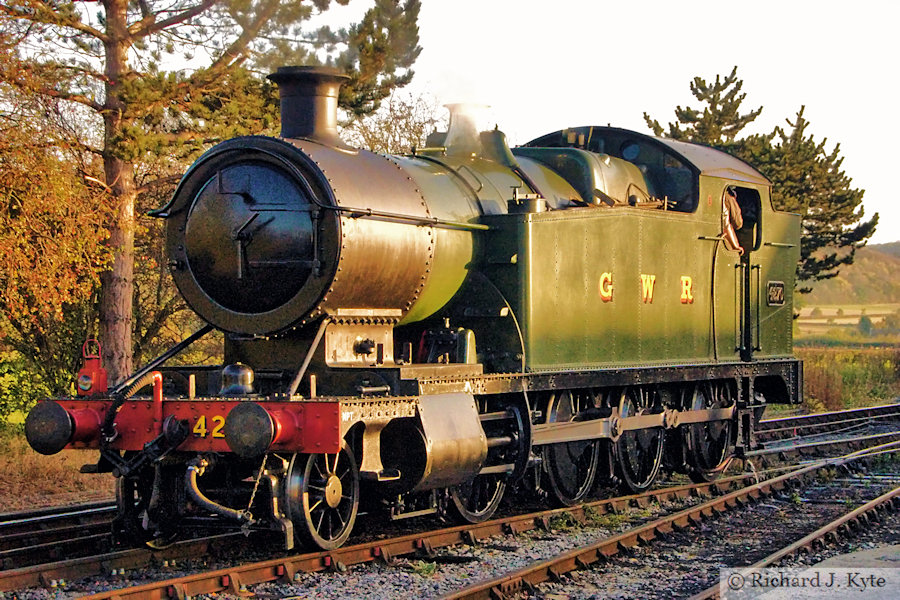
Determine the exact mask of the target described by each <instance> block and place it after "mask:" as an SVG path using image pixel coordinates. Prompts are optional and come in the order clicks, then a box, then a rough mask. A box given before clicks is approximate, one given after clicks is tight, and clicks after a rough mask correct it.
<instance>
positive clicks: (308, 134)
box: [268, 67, 350, 148]
mask: <svg viewBox="0 0 900 600" xmlns="http://www.w3.org/2000/svg"><path fill="white" fill-rule="evenodd" d="M268 78H269V79H270V80H272V81H274V82H275V83H276V84H278V93H279V97H280V98H281V137H284V138H306V139H309V140H312V141H314V142H319V143H320V144H327V145H329V146H337V147H339V148H347V147H348V146H347V145H346V144H345V143H344V142H343V140H341V138H340V136H339V135H338V132H337V104H338V91H339V90H340V88H341V84H342V83H344V82H346V81H347V80H348V79H350V78H349V77H348V76H347V75H344V74H343V73H341V72H340V71H338V70H337V69H332V68H330V67H278V70H277V71H276V72H274V73H272V74H271V75H269V77H268Z"/></svg>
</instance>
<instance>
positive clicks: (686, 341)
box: [26, 67, 802, 549]
mask: <svg viewBox="0 0 900 600" xmlns="http://www.w3.org/2000/svg"><path fill="white" fill-rule="evenodd" d="M270 78H271V79H272V80H273V81H274V82H275V83H277V84H278V85H279V90H280V96H281V115H282V135H281V137H279V138H271V137H262V136H253V137H240V138H236V139H232V140H228V141H226V142H223V143H221V144H218V145H217V146H215V147H213V148H212V149H211V150H209V151H208V152H207V153H206V154H204V155H203V156H202V157H201V158H200V159H199V160H197V162H196V163H195V164H194V165H193V166H191V168H190V169H189V170H188V171H187V173H185V175H184V177H183V179H182V181H181V183H180V184H179V186H178V188H177V190H176V192H175V194H174V196H173V198H172V199H171V201H170V202H169V203H168V204H167V205H166V206H165V207H163V208H161V209H160V210H158V211H156V213H155V214H156V216H158V217H161V218H164V219H166V222H167V234H166V235H167V237H166V247H167V252H168V257H169V266H170V268H171V273H172V276H173V278H174V280H175V282H176V284H177V286H178V289H179V291H180V293H181V294H182V295H183V297H184V298H185V300H186V301H187V303H188V304H189V305H190V307H191V308H192V309H193V310H194V311H195V312H196V313H197V314H198V315H199V316H200V317H201V318H202V319H204V320H205V321H206V322H207V323H208V325H207V326H206V327H204V328H203V329H201V330H200V331H199V332H197V334H195V335H193V336H191V337H190V338H188V339H187V340H185V341H184V342H182V343H180V344H178V345H177V346H176V347H174V348H173V349H172V350H171V351H169V352H167V353H166V354H165V355H163V356H161V357H160V358H159V359H157V360H155V361H153V362H151V363H150V364H149V365H147V366H146V367H145V368H144V369H142V370H141V371H139V372H138V373H136V374H135V375H134V376H132V377H131V378H129V379H128V380H127V381H125V382H123V383H121V384H119V385H118V386H117V387H115V388H113V389H111V390H107V389H106V387H105V385H104V384H103V382H101V381H94V380H92V378H91V376H90V373H89V372H88V373H87V374H83V375H82V377H81V378H80V379H79V388H78V390H79V392H78V393H79V395H78V396H77V397H74V398H57V399H52V400H46V401H44V402H41V403H40V404H38V405H37V406H36V407H35V408H34V409H33V410H32V411H31V413H30V414H29V415H28V418H27V420H26V434H27V437H28V441H29V443H30V444H31V445H32V447H33V448H34V449H35V450H37V451H38V452H41V453H44V454H51V453H54V452H58V451H59V450H61V449H63V448H64V447H72V448H98V449H99V450H100V457H99V460H98V461H97V463H96V464H91V465H87V466H86V467H87V470H90V471H95V472H112V473H113V474H114V475H115V476H116V477H117V478H118V479H117V500H118V505H119V515H118V518H117V519H116V522H115V525H114V526H115V529H116V531H117V532H118V533H119V534H120V535H121V536H122V537H124V538H127V539H136V538H137V539H143V540H145V541H148V542H150V543H154V544H157V545H158V544H162V543H165V542H166V541H168V540H169V539H171V538H172V536H173V535H174V533H175V532H176V531H179V530H182V531H183V530H186V529H189V528H190V527H197V528H207V527H213V526H216V525H223V524H224V525H228V526H236V525H241V526H243V527H245V528H250V529H271V530H275V531H280V532H282V533H283V534H284V540H285V544H286V546H287V547H291V546H292V545H293V544H294V543H295V538H296V540H298V541H300V542H303V543H306V544H308V545H312V546H314V547H319V548H323V549H330V548H334V547H337V546H339V545H341V544H342V543H344V542H345V541H346V539H347V537H348V536H349V535H350V532H351V530H352V528H353V525H354V522H355V519H356V516H357V512H358V510H359V506H360V503H362V504H363V506H364V507H365V509H366V510H368V511H374V510H379V509H381V510H384V511H387V512H388V513H389V514H390V515H391V516H392V517H393V518H402V517H406V516H416V515H422V514H429V513H438V514H441V515H444V516H447V517H452V518H456V519H459V520H462V521H469V522H477V521H480V520H484V519H487V518H489V517H490V516H491V515H492V514H493V512H494V510H495V509H496V508H497V506H498V504H499V503H500V501H501V499H502V498H503V496H504V494H506V493H509V494H513V493H516V494H522V493H535V492H537V493H538V494H539V495H542V496H545V497H547V498H548V499H549V500H551V501H552V502H555V503H557V504H561V505H572V504H576V503H579V502H581V501H582V500H583V499H584V498H585V497H586V496H587V495H588V494H589V493H590V491H591V489H592V488H593V487H594V486H595V485H619V486H621V487H623V488H625V489H628V490H632V491H638V490H643V489H646V488H648V487H649V486H651V485H652V483H653V481H654V479H655V478H656V477H657V474H658V472H659V471H660V469H661V468H664V469H667V470H671V471H678V472H682V473H686V474H689V475H690V476H691V477H692V478H693V479H695V480H710V479H712V478H714V477H716V476H717V475H718V474H719V473H720V472H721V471H722V470H724V469H725V467H726V466H727V465H728V463H729V461H730V460H732V458H733V457H735V456H741V455H742V453H743V452H745V451H746V450H748V449H750V448H752V447H754V446H755V445H756V442H755V440H754V433H753V432H754V426H755V424H756V422H757V420H758V419H759V416H760V415H761V413H762V410H763V408H764V407H765V405H766V404H767V403H770V402H785V403H796V402H799V400H800V394H801V388H802V385H801V384H802V380H801V378H802V370H801V364H800V362H799V361H798V360H796V359H795V358H794V357H793V356H792V341H791V322H792V294H793V288H794V270H795V267H796V263H797V261H798V258H799V251H800V248H799V237H800V233H799V232H800V219H799V217H798V216H797V215H793V214H787V213H782V212H778V211H776V210H774V209H773V208H772V205H771V201H770V183H769V181H767V180H766V179H765V178H764V177H763V176H762V175H760V174H759V173H758V172H757V171H756V170H754V169H753V168H751V167H750V166H748V165H747V164H745V163H743V162H741V161H739V160H737V159H735V158H733V157H731V156H729V155H727V154H725V153H722V152H719V151H717V150H713V149H711V148H707V147H703V146H699V145H693V144H688V143H684V142H678V141H673V140H668V139H658V138H653V137H650V136H647V135H643V134H640V133H635V132H632V131H627V130H623V129H617V128H613V127H596V126H595V127H578V128H571V129H566V130H562V131H557V132H554V133H550V134H548V135H545V136H543V137H541V138H538V139H536V140H534V141H532V142H530V143H528V144H525V145H524V146H522V147H519V148H513V149H510V148H509V146H508V145H507V143H506V141H505V137H504V135H503V134H502V133H501V132H500V131H497V130H494V131H484V132H478V131H477V130H475V129H474V128H472V127H470V126H468V125H467V123H468V121H466V120H464V119H460V118H458V117H457V116H454V117H451V124H450V128H449V130H448V131H447V132H446V133H435V134H433V135H432V136H431V137H430V138H429V142H428V144H427V146H428V147H426V148H422V149H418V150H416V149H413V151H412V153H411V154H410V155H408V156H394V155H379V154H374V153H371V152H368V151H365V150H360V149H356V148H351V147H349V146H347V145H346V144H344V142H342V141H341V139H340V138H339V136H338V133H337V128H336V119H337V117H336V114H337V112H336V110H337V97H338V90H339V87H340V85H341V83H342V81H343V80H344V79H345V77H344V76H343V75H341V74H340V73H338V72H336V71H334V70H330V69H325V68H306V67H284V68H281V69H279V70H278V71H277V72H276V73H274V74H273V75H271V76H270ZM735 213H739V215H737V214H735ZM738 216H739V217H740V218H736V217H738ZM214 328H215V329H219V330H221V331H223V332H225V346H224V361H223V366H221V367H217V368H211V367H181V366H164V363H165V362H166V361H168V360H169V359H170V358H171V357H172V356H174V355H175V354H177V353H178V352H180V351H181V350H182V349H184V348H185V347H186V346H187V345H189V344H190V343H192V342H193V341H195V340H196V339H197V338H198V337H200V336H201V335H203V334H205V333H206V332H208V331H210V330H212V329H214ZM91 372H92V371H91ZM148 387H149V388H152V394H151V395H149V396H148V395H143V394H142V393H141V392H142V390H143V389H145V388H148Z"/></svg>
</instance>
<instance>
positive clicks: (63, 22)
mask: <svg viewBox="0 0 900 600" xmlns="http://www.w3.org/2000/svg"><path fill="white" fill-rule="evenodd" d="M24 4H26V5H29V6H31V7H32V8H33V11H32V12H26V11H24V10H21V9H17V8H16V7H13V6H8V5H7V4H5V3H4V4H0V13H2V14H5V15H6V16H8V17H11V18H13V19H22V20H24V21H29V22H31V23H40V24H42V25H52V26H54V27H68V28H69V29H74V30H76V31H80V32H81V33H84V34H87V35H89V36H92V37H95V38H97V39H98V40H100V41H101V42H104V43H106V42H107V41H109V38H108V37H107V35H106V34H105V33H103V32H102V31H100V30H99V29H94V28H93V27H91V26H90V25H87V24H85V23H83V22H81V21H80V20H79V19H78V17H77V16H76V15H74V14H73V15H72V16H70V17H63V16H62V15H61V14H59V13H58V12H56V11H55V10H52V9H49V8H48V7H47V5H46V4H44V3H42V2H30V1H28V0H26V2H25V3H24Z"/></svg>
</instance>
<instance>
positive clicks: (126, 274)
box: [100, 0, 136, 385]
mask: <svg viewBox="0 0 900 600" xmlns="http://www.w3.org/2000/svg"><path fill="white" fill-rule="evenodd" d="M103 4H104V6H105V8H106V18H107V23H106V33H107V40H106V42H105V52H106V71H105V74H106V77H107V81H106V102H105V105H104V111H103V125H104V151H103V170H104V173H105V175H106V185H107V186H109V189H110V191H111V194H112V197H113V201H114V202H115V203H116V213H115V216H114V217H113V219H114V220H113V222H112V223H110V226H109V244H110V247H111V248H112V249H113V266H112V269H111V270H109V271H106V272H105V273H103V275H102V276H101V279H100V284H101V288H100V340H101V343H102V344H103V362H104V366H105V367H106V370H107V373H108V377H109V382H110V385H115V384H116V383H119V382H121V381H122V380H124V379H125V378H126V377H128V375H129V374H130V373H131V371H132V368H133V365H132V348H131V322H132V310H133V308H132V296H133V294H134V201H135V195H136V194H135V187H134V169H133V163H132V162H131V161H130V160H127V159H123V158H122V152H121V149H122V148H121V145H122V141H121V133H122V129H123V127H124V125H125V121H124V120H123V113H124V111H125V103H124V102H123V101H122V100H121V98H120V97H119V94H120V93H121V89H122V84H123V83H124V78H125V77H126V76H127V75H128V71H129V68H128V49H129V47H130V46H131V37H130V34H129V33H128V29H127V21H126V10H127V6H128V0H104V1H103Z"/></svg>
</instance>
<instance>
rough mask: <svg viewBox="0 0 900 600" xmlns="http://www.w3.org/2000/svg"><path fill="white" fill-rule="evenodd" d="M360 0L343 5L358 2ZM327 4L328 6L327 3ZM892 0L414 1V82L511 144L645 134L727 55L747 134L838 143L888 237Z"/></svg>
mask: <svg viewBox="0 0 900 600" xmlns="http://www.w3.org/2000/svg"><path fill="white" fill-rule="evenodd" d="M366 4H367V3H366V2H361V1H360V0H356V1H355V2H351V4H350V6H349V7H348V9H349V10H360V8H365V7H366ZM329 12H331V11H329ZM898 23H900V2H897V1H896V0H893V1H882V0H858V1H857V2H855V3H848V2H833V1H831V0H819V1H817V2H813V1H808V0H781V1H771V0H756V1H754V2H747V1H743V0H732V1H727V0H726V1H722V0H719V1H700V0H680V1H673V0H670V1H668V2H662V1H658V0H643V1H641V0H632V1H620V2H597V1H588V0H554V1H549V2H548V1H534V0H422V10H421V14H420V18H419V36H420V45H421V46H422V54H421V55H420V57H419V59H418V60H417V61H416V64H415V65H414V67H413V68H414V70H415V73H416V75H415V78H414V80H413V83H412V84H410V90H411V91H413V92H414V93H416V94H418V93H427V94H431V95H433V96H435V97H436V98H437V99H438V100H439V101H440V102H442V103H451V102H461V101H463V102H473V103H477V104H482V105H487V106H489V107H490V108H489V110H488V112H487V115H486V119H487V120H488V121H490V122H489V123H486V124H487V125H489V126H490V127H493V125H494V124H496V125H498V126H499V128H500V129H501V130H502V131H504V132H506V134H507V136H508V138H509V141H510V143H511V144H512V145H515V144H522V143H525V142H527V141H529V140H531V139H533V138H535V137H538V136H539V135H542V134H544V133H549V132H552V131H556V130H558V129H563V128H565V127H571V126H578V125H606V124H611V125H613V126H617V127H624V128H628V129H634V130H636V131H641V132H644V133H649V130H648V129H647V127H646V125H645V123H644V120H643V116H642V115H643V113H644V112H647V113H649V114H650V116H651V117H653V118H655V119H657V120H658V121H660V123H662V124H663V125H666V124H667V123H668V122H669V121H673V120H674V108H675V107H676V106H677V105H682V106H693V107H699V106H700V105H699V103H698V102H697V101H696V100H695V99H694V98H693V96H692V95H691V93H690V88H689V84H690V82H691V80H692V79H693V78H694V77H695V76H701V77H703V78H705V79H706V80H707V81H712V80H715V76H716V75H717V74H721V75H723V76H724V75H727V74H728V73H730V72H731V69H732V68H733V67H734V66H737V67H738V76H739V77H740V78H741V79H743V81H744V87H743V91H744V92H746V94H747V97H746V99H745V100H744V104H743V106H744V107H746V110H751V109H755V108H757V107H759V106H762V107H763V112H762V114H761V115H760V117H759V118H758V119H757V120H756V122H755V123H754V124H753V125H751V126H750V127H748V129H747V130H745V131H746V132H747V133H757V132H760V133H761V132H770V131H771V130H772V129H773V128H774V127H775V126H776V125H785V124H786V119H789V118H790V119H792V120H793V118H794V116H795V114H796V112H797V111H798V110H799V109H800V107H801V106H804V105H805V107H806V110H805V112H804V116H805V117H806V119H807V120H808V121H809V123H810V124H809V127H808V128H807V133H808V134H812V135H813V136H814V137H815V139H816V140H817V141H819V140H821V139H823V138H825V139H827V144H826V149H828V150H831V149H832V148H833V147H834V144H835V143H839V144H840V151H841V156H843V157H844V163H843V165H842V167H843V170H844V172H845V173H846V174H847V175H848V176H849V177H850V178H851V179H852V186H853V187H855V188H861V189H863V190H865V195H864V197H863V207H864V210H865V214H866V215H867V216H868V215H871V214H873V213H875V212H878V213H879V214H880V223H879V226H878V229H877V231H876V233H875V235H874V236H873V238H872V240H871V242H872V243H886V242H892V241H896V240H900V202H898V198H897V196H898V191H897V187H898V185H897V184H898V179H900V178H898V176H897V171H898V170H900V168H898V165H894V166H893V167H892V166H891V165H892V164H893V162H894V160H896V159H897V155H898V152H896V151H891V150H890V145H891V144H893V143H894V142H898V141H900V115H898V114H897V109H898V108H900V95H898V91H900V81H898V70H900V69H898V63H900V33H898V31H897V25H898Z"/></svg>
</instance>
